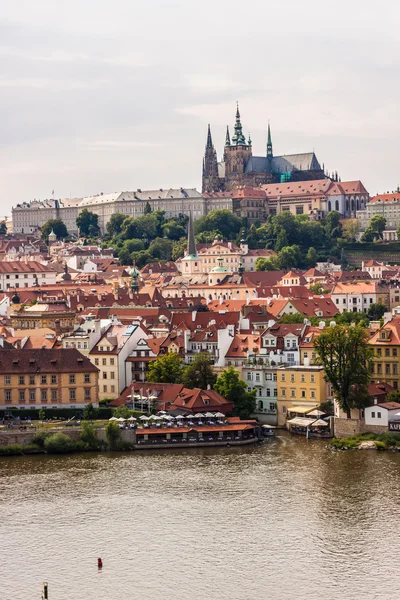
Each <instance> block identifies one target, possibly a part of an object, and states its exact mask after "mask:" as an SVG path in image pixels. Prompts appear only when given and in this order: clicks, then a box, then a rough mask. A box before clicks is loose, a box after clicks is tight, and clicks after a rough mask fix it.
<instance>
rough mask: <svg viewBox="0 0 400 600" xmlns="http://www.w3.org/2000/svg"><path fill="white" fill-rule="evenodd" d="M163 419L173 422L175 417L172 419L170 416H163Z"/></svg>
mask: <svg viewBox="0 0 400 600" xmlns="http://www.w3.org/2000/svg"><path fill="white" fill-rule="evenodd" d="M164 419H167V420H168V421H173V420H174V419H175V417H173V416H172V415H165V417H164Z"/></svg>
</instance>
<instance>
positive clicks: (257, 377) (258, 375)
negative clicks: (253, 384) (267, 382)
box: [256, 373, 260, 382]
mask: <svg viewBox="0 0 400 600" xmlns="http://www.w3.org/2000/svg"><path fill="white" fill-rule="evenodd" d="M256 381H258V382H259V381H260V373H256Z"/></svg>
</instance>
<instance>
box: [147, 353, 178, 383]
mask: <svg viewBox="0 0 400 600" xmlns="http://www.w3.org/2000/svg"><path fill="white" fill-rule="evenodd" d="M183 370H184V367H183V361H182V359H181V358H180V356H179V355H178V354H176V353H175V352H168V353H167V354H163V355H161V356H159V357H158V358H156V360H154V361H152V362H150V363H149V370H148V373H147V381H151V382H152V383H182V377H183Z"/></svg>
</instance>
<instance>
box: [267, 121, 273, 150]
mask: <svg viewBox="0 0 400 600" xmlns="http://www.w3.org/2000/svg"><path fill="white" fill-rule="evenodd" d="M273 156H274V155H273V152H272V137H271V126H270V124H269V121H268V140H267V158H273Z"/></svg>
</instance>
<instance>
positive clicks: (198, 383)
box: [182, 352, 217, 390]
mask: <svg viewBox="0 0 400 600" xmlns="http://www.w3.org/2000/svg"><path fill="white" fill-rule="evenodd" d="M216 380H217V376H216V374H215V373H214V371H213V368H212V366H211V362H210V355H209V354H208V352H200V353H199V354H196V356H195V358H194V360H193V362H192V363H191V364H190V365H189V366H188V367H186V369H185V371H184V374H183V379H182V383H183V385H184V386H186V387H188V388H200V389H202V390H206V389H208V386H210V387H211V388H212V387H213V385H214V383H215V382H216Z"/></svg>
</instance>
